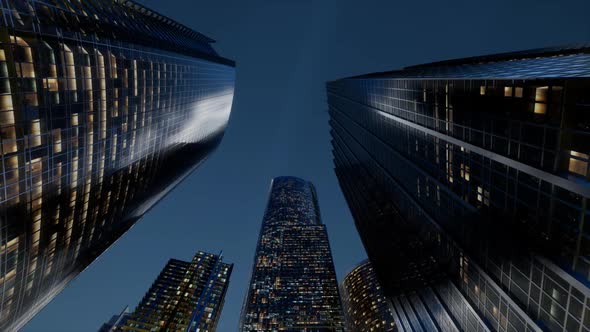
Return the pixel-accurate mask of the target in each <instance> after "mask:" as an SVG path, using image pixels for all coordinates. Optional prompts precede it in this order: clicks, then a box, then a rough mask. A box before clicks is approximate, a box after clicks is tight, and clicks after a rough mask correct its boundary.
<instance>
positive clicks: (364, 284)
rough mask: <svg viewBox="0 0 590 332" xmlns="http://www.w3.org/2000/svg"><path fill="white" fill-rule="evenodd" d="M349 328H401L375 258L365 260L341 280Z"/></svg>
mask: <svg viewBox="0 0 590 332" xmlns="http://www.w3.org/2000/svg"><path fill="white" fill-rule="evenodd" d="M340 296H341V297H342V307H343V308H344V318H345V320H346V330H347V331H358V332H364V331H384V332H389V331H397V329H396V326H395V322H394V320H393V315H392V313H391V312H392V308H391V303H390V302H389V301H388V300H387V298H386V297H385V294H384V293H383V290H382V289H381V285H380V284H379V280H377V276H376V275H375V272H374V271H373V267H372V266H371V262H369V261H368V260H366V261H363V262H361V263H360V264H359V265H358V266H356V267H355V268H354V269H352V271H350V272H349V273H348V274H347V275H346V277H344V280H343V281H342V283H341V284H340Z"/></svg>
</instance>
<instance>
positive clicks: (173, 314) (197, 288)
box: [107, 251, 233, 332]
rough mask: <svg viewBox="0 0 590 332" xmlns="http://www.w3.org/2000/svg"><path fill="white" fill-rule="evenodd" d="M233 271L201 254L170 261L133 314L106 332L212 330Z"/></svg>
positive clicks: (219, 259)
mask: <svg viewBox="0 0 590 332" xmlns="http://www.w3.org/2000/svg"><path fill="white" fill-rule="evenodd" d="M232 268H233V264H227V263H224V262H223V259H222V256H221V255H214V254H209V253H205V252H202V251H199V252H198V253H197V254H196V255H195V256H194V257H193V260H192V261H190V262H185V261H180V260H177V259H171V260H170V261H168V264H166V266H165V267H164V269H163V270H162V272H161V273H160V275H159V276H158V278H157V279H156V281H155V282H154V283H153V285H152V287H150V289H149V290H148V292H147V293H146V294H145V296H144V297H143V299H142V300H141V302H140V303H139V305H138V306H137V308H135V311H134V312H132V313H125V314H124V317H123V318H120V317H119V318H116V320H118V321H119V322H115V323H114V324H112V325H113V326H112V327H111V330H107V331H136V332H143V331H186V332H207V331H210V332H212V331H215V328H216V327H217V323H218V321H219V317H220V315H221V310H222V308H223V303H224V299H225V293H226V292H227V287H228V286H229V278H230V275H231V271H232Z"/></svg>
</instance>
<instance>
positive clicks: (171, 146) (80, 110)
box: [0, 0, 234, 331]
mask: <svg viewBox="0 0 590 332" xmlns="http://www.w3.org/2000/svg"><path fill="white" fill-rule="evenodd" d="M0 9H1V10H2V13H3V16H2V25H1V31H0V148H1V164H0V168H1V171H2V173H1V176H0V209H1V211H0V286H1V287H0V330H3V331H4V330H17V329H19V328H20V327H22V326H23V325H24V324H25V323H26V322H27V321H28V320H29V319H30V318H31V317H32V316H33V315H34V314H35V313H37V312H38V311H39V310H40V309H41V308H42V307H43V306H45V305H46V304H47V303H48V302H49V301H50V300H51V299H52V298H53V297H54V296H55V295H56V294H57V293H59V292H60V291H61V290H62V289H63V288H64V287H65V285H66V284H67V283H68V282H69V281H70V280H72V278H74V277H75V276H76V275H77V274H78V273H80V272H81V271H82V270H83V269H84V268H86V267H87V266H88V264H90V263H91V262H92V261H93V260H94V259H96V257H97V256H98V255H100V254H101V253H102V252H103V251H104V250H105V249H106V248H108V247H109V246H110V245H111V244H112V243H113V242H114V241H116V240H117V239H118V238H119V237H120V236H121V235H122V234H123V233H125V232H126V231H127V230H128V229H129V228H130V227H131V226H132V225H133V224H134V223H135V222H136V221H137V220H138V219H139V218H141V217H142V216H143V214H144V213H145V212H146V211H147V210H149V209H150V208H151V207H152V206H153V205H154V204H155V203H157V202H158V201H159V200H160V199H161V198H162V197H163V196H165V195H166V194H167V193H168V192H169V191H170V190H171V189H172V188H173V187H174V186H175V185H176V184H178V183H179V182H180V181H181V180H182V179H183V178H185V177H186V176H187V175H188V174H189V173H190V172H191V171H192V170H193V169H195V167H196V166H197V165H199V164H200V163H201V162H202V161H203V160H204V159H205V158H206V157H207V155H208V154H209V153H210V152H211V151H213V150H214V149H215V147H216V146H217V145H218V143H219V142H220V140H221V137H222V136H223V132H224V129H225V126H226V124H227V121H228V118H229V114H230V110H231V105H232V99H233V87H234V68H233V66H234V65H233V62H231V61H229V60H226V59H224V58H222V57H220V56H219V55H218V54H217V53H216V52H215V51H214V50H213V48H212V47H211V45H210V44H211V43H212V42H213V41H212V40H211V39H209V38H207V37H205V36H203V35H201V34H199V33H198V32H195V31H192V30H190V29H188V28H187V27H185V26H183V25H181V24H179V23H176V22H174V21H172V20H171V19H169V18H167V17H164V16H162V15H159V14H157V13H155V12H153V11H151V10H149V9H147V8H145V7H142V6H140V5H138V4H136V3H134V2H132V1H122V0H115V1H107V0H95V1H68V0H58V1H49V0H47V1H45V0H41V1H32V0H31V1H23V0H7V1H3V2H1V3H0ZM156 45H157V48H155V46H156Z"/></svg>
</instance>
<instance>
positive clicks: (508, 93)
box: [504, 86, 512, 97]
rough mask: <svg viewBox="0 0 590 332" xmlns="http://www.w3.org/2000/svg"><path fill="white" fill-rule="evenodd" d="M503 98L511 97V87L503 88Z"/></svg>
mask: <svg viewBox="0 0 590 332" xmlns="http://www.w3.org/2000/svg"><path fill="white" fill-rule="evenodd" d="M504 97H512V87H511V86H506V87H504Z"/></svg>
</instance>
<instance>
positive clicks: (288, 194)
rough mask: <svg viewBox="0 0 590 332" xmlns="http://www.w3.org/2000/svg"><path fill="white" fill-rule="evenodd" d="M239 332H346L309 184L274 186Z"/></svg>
mask: <svg viewBox="0 0 590 332" xmlns="http://www.w3.org/2000/svg"><path fill="white" fill-rule="evenodd" d="M241 331H310V332H311V331H315V332H329V331H344V319H343V316H342V307H341V303H340V296H339V293H338V283H337V280H336V273H335V271H334V263H333V261H332V252H331V250H330V244H329V242H328V233H327V232H326V226H325V225H323V224H322V222H321V218H320V210H319V206H318V200H317V196H316V192H315V188H314V186H313V184H311V183H310V182H308V181H305V180H302V179H299V178H295V177H277V178H274V179H273V180H272V183H271V188H270V196H269V200H268V205H267V208H266V211H265V213H264V219H263V221H262V229H261V230H260V237H259V239H258V246H257V248H256V255H255V257H254V267H253V271H252V278H251V280H250V287H249V290H248V294H247V296H246V299H245V302H244V307H243V309H242V318H241Z"/></svg>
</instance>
